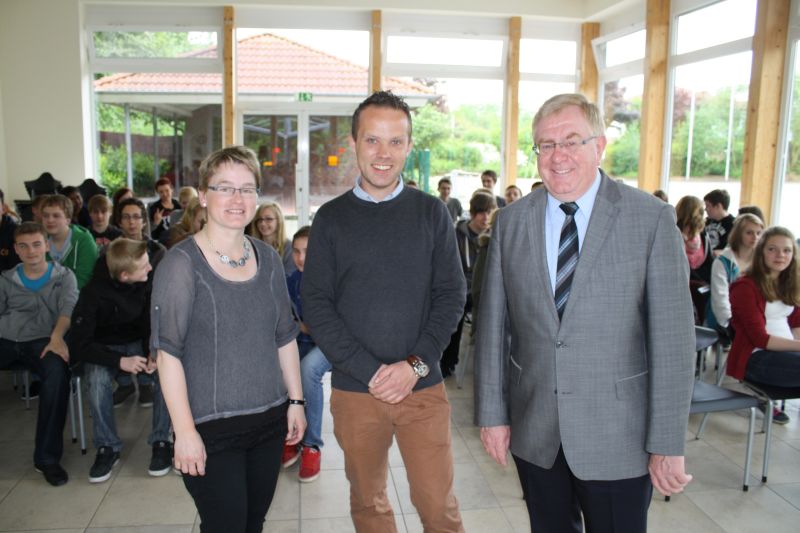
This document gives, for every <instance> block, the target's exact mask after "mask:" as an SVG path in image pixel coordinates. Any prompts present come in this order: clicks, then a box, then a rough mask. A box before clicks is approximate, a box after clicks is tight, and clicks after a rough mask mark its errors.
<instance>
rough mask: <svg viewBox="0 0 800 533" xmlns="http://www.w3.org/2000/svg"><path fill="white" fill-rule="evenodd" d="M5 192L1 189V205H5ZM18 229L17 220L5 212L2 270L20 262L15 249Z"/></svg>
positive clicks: (0, 230) (0, 218)
mask: <svg viewBox="0 0 800 533" xmlns="http://www.w3.org/2000/svg"><path fill="white" fill-rule="evenodd" d="M5 201H6V198H5V194H3V190H2V189H0V205H5ZM16 230H17V221H16V220H14V219H13V218H12V217H11V216H10V215H7V214H5V213H3V214H1V215H0V272H2V271H4V270H8V269H9V268H12V267H13V266H15V265H16V264H17V263H19V257H17V252H16V251H14V232H15V231H16Z"/></svg>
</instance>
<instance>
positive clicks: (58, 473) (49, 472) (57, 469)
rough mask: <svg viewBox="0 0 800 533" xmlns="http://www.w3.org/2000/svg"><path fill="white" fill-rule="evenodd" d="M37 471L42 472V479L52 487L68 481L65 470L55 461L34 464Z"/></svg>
mask: <svg viewBox="0 0 800 533" xmlns="http://www.w3.org/2000/svg"><path fill="white" fill-rule="evenodd" d="M33 467H34V468H35V469H36V471H37V472H41V473H42V474H44V479H45V480H46V481H47V482H48V483H50V484H51V485H53V486H54V487H60V486H61V485H66V484H67V481H69V475H67V471H66V470H64V469H63V468H61V465H60V464H58V463H56V464H52V465H34V466H33Z"/></svg>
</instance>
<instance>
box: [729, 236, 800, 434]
mask: <svg viewBox="0 0 800 533" xmlns="http://www.w3.org/2000/svg"><path fill="white" fill-rule="evenodd" d="M797 253H798V250H797V244H796V243H795V240H794V236H793V235H792V233H791V232H790V231H789V230H788V229H786V228H782V227H779V226H775V227H772V228H769V229H768V230H766V231H765V232H764V233H763V234H762V236H761V240H760V241H759V243H758V245H757V246H756V249H755V252H754V253H753V262H752V264H751V265H750V268H749V269H748V270H747V272H746V273H745V275H744V276H742V277H740V278H739V279H738V280H736V281H735V282H734V283H733V285H731V311H732V313H733V318H732V322H733V327H734V329H735V330H736V337H735V338H734V340H733V346H732V347H731V352H730V355H729V358H728V374H729V375H731V376H733V377H734V378H736V379H746V380H747V381H752V382H755V383H763V384H765V385H772V386H777V387H800V340H798V339H800V307H798V306H800V270H798V269H799V268H800V266H798V261H797ZM781 418H785V420H786V422H788V417H785V415H784V417H781ZM776 422H780V421H779V420H776ZM783 423H785V422H783Z"/></svg>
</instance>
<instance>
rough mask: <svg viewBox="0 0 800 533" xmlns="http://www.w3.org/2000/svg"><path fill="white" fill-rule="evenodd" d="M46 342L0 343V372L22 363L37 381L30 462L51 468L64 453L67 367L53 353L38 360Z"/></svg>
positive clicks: (41, 340)
mask: <svg viewBox="0 0 800 533" xmlns="http://www.w3.org/2000/svg"><path fill="white" fill-rule="evenodd" d="M48 342H50V339H49V338H41V339H36V340H32V341H26V342H14V341H10V340H8V339H0V370H2V369H6V368H8V367H9V366H11V364H13V363H15V362H17V363H22V364H23V365H24V366H25V367H26V368H28V369H29V370H30V371H31V372H35V373H36V374H38V375H39V376H40V377H41V382H42V385H41V389H40V391H39V414H38V415H37V418H36V447H35V448H34V452H33V462H34V464H36V465H53V464H58V463H59V462H61V454H62V453H63V451H64V422H65V421H66V419H67V408H68V407H69V404H68V403H67V402H68V401H69V369H68V368H67V363H65V362H64V360H63V359H61V357H59V356H58V355H56V354H54V353H53V352H47V354H45V356H44V357H40V356H39V354H41V352H42V350H43V349H44V347H45V346H47V343H48Z"/></svg>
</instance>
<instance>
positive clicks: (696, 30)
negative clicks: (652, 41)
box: [676, 0, 756, 54]
mask: <svg viewBox="0 0 800 533" xmlns="http://www.w3.org/2000/svg"><path fill="white" fill-rule="evenodd" d="M755 21H756V0H725V1H723V2H718V3H716V4H712V5H710V6H708V7H705V8H702V9H698V10H696V11H691V12H689V13H686V14H685V15H681V16H679V17H678V22H677V26H678V31H677V47H676V53H678V54H685V53H687V52H693V51H695V50H700V49H703V48H709V47H711V46H715V45H718V44H723V43H727V42H732V41H737V40H739V39H744V38H747V37H752V36H753V33H754V31H755Z"/></svg>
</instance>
